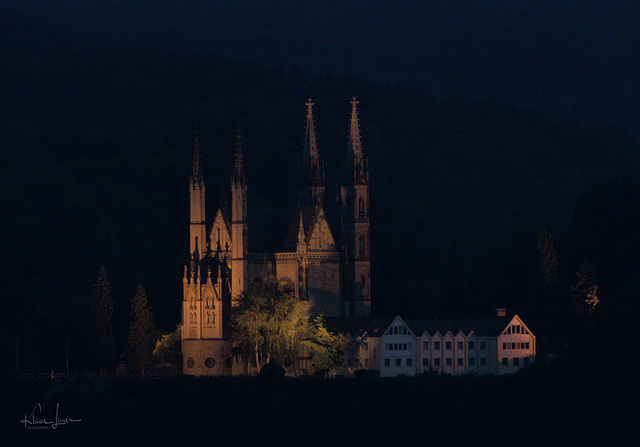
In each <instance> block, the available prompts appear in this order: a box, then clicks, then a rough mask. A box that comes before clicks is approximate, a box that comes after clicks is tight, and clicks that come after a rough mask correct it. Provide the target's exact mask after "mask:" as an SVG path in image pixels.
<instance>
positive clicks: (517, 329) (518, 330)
mask: <svg viewBox="0 0 640 447" xmlns="http://www.w3.org/2000/svg"><path fill="white" fill-rule="evenodd" d="M519 333H520V326H519V325H518V326H516V334H519Z"/></svg>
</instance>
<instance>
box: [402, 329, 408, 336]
mask: <svg viewBox="0 0 640 447" xmlns="http://www.w3.org/2000/svg"><path fill="white" fill-rule="evenodd" d="M402 333H403V334H404V335H407V328H406V327H403V328H402Z"/></svg>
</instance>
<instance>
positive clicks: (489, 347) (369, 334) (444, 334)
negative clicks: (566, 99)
mask: <svg viewBox="0 0 640 447" xmlns="http://www.w3.org/2000/svg"><path fill="white" fill-rule="evenodd" d="M331 323H332V327H333V328H334V330H338V331H340V332H342V333H345V334H346V337H347V341H348V349H347V353H346V355H345V369H346V372H347V373H353V372H354V371H355V370H357V369H366V370H374V371H378V372H379V374H380V376H381V377H392V376H402V375H404V376H412V375H415V374H420V373H424V372H429V371H434V372H439V373H444V374H507V373H512V372H515V371H517V370H518V369H520V368H521V367H523V366H525V365H527V364H529V363H531V362H533V361H534V360H535V354H536V338H535V336H534V335H533V334H532V333H531V331H530V330H529V328H528V327H527V326H526V325H525V324H524V322H523V321H522V319H521V318H520V317H519V316H518V315H513V316H507V315H506V312H505V311H504V310H502V309H498V310H496V314H495V315H494V316H491V317H486V318H476V319H455V320H406V321H405V320H404V319H402V317H400V316H396V317H395V318H374V319H370V318H369V319H358V320H357V321H356V320H351V321H350V322H348V323H347V322H344V321H343V322H342V327H338V326H337V325H336V324H337V323H339V322H338V321H332V322H331ZM349 326H350V327H349Z"/></svg>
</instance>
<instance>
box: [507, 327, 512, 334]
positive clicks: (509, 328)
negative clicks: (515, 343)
mask: <svg viewBox="0 0 640 447" xmlns="http://www.w3.org/2000/svg"><path fill="white" fill-rule="evenodd" d="M510 333H511V326H509V327H508V328H507V334H510Z"/></svg>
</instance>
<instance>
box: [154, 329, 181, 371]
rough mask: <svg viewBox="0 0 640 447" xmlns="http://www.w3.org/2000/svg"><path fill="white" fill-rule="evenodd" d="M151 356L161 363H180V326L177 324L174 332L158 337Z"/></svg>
mask: <svg viewBox="0 0 640 447" xmlns="http://www.w3.org/2000/svg"><path fill="white" fill-rule="evenodd" d="M153 356H154V357H157V358H158V359H159V360H160V362H162V363H166V362H171V363H180V362H181V361H182V325H180V324H179V325H178V327H177V328H176V330H175V331H174V332H169V333H168V334H161V335H160V337H159V338H158V341H157V342H156V347H155V348H154V350H153Z"/></svg>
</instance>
